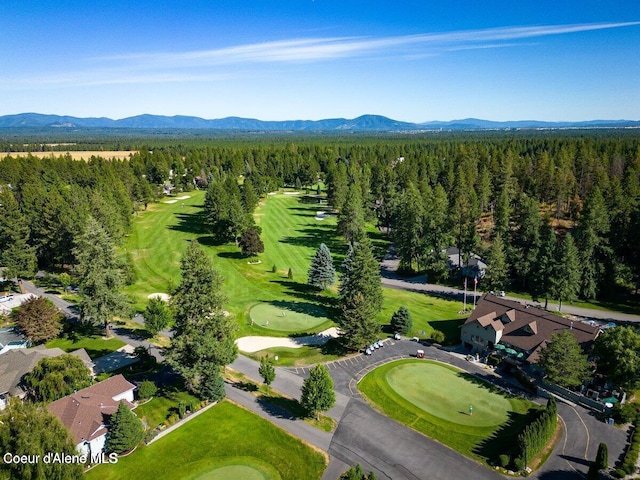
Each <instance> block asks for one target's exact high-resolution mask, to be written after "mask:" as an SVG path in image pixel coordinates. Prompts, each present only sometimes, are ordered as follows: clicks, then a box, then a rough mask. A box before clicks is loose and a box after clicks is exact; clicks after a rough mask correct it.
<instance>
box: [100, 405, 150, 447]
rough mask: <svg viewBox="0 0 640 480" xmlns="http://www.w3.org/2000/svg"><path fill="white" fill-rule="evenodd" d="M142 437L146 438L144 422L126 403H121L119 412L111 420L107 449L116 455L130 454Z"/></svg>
mask: <svg viewBox="0 0 640 480" xmlns="http://www.w3.org/2000/svg"><path fill="white" fill-rule="evenodd" d="M142 437H144V427H143V426H142V422H141V421H140V419H139V418H138V417H136V415H135V413H133V412H132V411H131V410H129V407H127V406H126V405H125V403H124V402H120V404H119V405H118V410H116V412H115V413H113V414H112V415H111V418H110V420H109V434H108V435H107V444H106V449H107V450H108V451H109V452H116V453H124V452H128V451H129V450H132V449H133V448H135V447H136V446H137V445H138V444H139V443H140V441H141V440H142Z"/></svg>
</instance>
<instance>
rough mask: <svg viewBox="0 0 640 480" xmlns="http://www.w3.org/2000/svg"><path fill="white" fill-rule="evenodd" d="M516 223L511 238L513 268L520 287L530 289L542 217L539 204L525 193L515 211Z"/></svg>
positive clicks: (537, 251)
mask: <svg viewBox="0 0 640 480" xmlns="http://www.w3.org/2000/svg"><path fill="white" fill-rule="evenodd" d="M514 223H515V225H516V226H517V228H516V229H515V230H514V231H513V234H512V237H511V247H512V255H513V261H512V262H511V266H512V268H513V270H514V272H515V276H516V278H517V280H518V281H519V283H520V285H521V286H522V287H529V286H530V284H531V278H530V277H531V276H532V275H534V273H535V265H536V262H537V259H538V255H539V253H540V244H541V239H540V232H541V227H542V217H541V216H540V211H539V207H538V202H537V201H536V200H534V199H533V198H531V197H528V196H527V195H526V194H524V193H523V194H521V195H520V197H519V199H518V203H517V205H516V209H515V219H514Z"/></svg>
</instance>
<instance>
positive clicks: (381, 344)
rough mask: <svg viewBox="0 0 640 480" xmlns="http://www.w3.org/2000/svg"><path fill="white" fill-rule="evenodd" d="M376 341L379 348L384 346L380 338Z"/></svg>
mask: <svg viewBox="0 0 640 480" xmlns="http://www.w3.org/2000/svg"><path fill="white" fill-rule="evenodd" d="M376 343H377V344H378V346H379V347H381V348H382V347H384V343H383V342H382V340H378V341H377V342H376Z"/></svg>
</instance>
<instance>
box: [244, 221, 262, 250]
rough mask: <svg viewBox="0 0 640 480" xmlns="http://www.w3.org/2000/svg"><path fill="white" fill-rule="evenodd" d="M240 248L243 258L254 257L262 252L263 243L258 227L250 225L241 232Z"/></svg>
mask: <svg viewBox="0 0 640 480" xmlns="http://www.w3.org/2000/svg"><path fill="white" fill-rule="evenodd" d="M240 247H241V248H242V255H244V256H245V257H255V256H256V255H258V254H259V253H262V252H264V243H262V239H261V238H260V227H257V226H255V225H252V226H250V227H249V228H247V229H246V230H245V231H244V232H242V237H240Z"/></svg>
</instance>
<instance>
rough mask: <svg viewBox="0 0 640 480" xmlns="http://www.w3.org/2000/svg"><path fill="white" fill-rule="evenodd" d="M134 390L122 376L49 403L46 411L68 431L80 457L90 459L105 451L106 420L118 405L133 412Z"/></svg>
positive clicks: (107, 421) (116, 376) (111, 378)
mask: <svg viewBox="0 0 640 480" xmlns="http://www.w3.org/2000/svg"><path fill="white" fill-rule="evenodd" d="M135 388H136V386H135V385H133V384H132V383H130V382H128V381H127V380H126V379H125V378H124V377H123V376H122V375H115V376H113V377H110V378H108V379H106V380H104V381H102V382H100V383H96V384H95V385H91V386H90V387H87V388H84V389H82V390H79V391H78V392H76V393H74V394H73V395H68V396H66V397H63V398H61V399H60V400H56V401H55V402H53V403H50V404H49V405H48V406H47V408H48V409H49V411H50V412H51V413H53V414H54V415H55V416H56V417H58V418H59V419H60V421H62V423H63V424H64V425H65V427H67V428H68V429H69V431H70V432H71V435H72V436H73V438H74V440H75V442H76V449H77V450H78V452H79V453H80V454H81V455H88V456H92V455H95V454H98V453H100V452H102V451H103V450H104V446H105V443H106V439H107V437H106V435H107V432H108V429H107V426H108V425H109V417H111V414H113V413H115V411H116V410H117V409H118V405H119V404H120V401H123V402H124V403H125V405H127V406H128V407H129V408H133V407H134V405H133V391H134V390H135Z"/></svg>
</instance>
